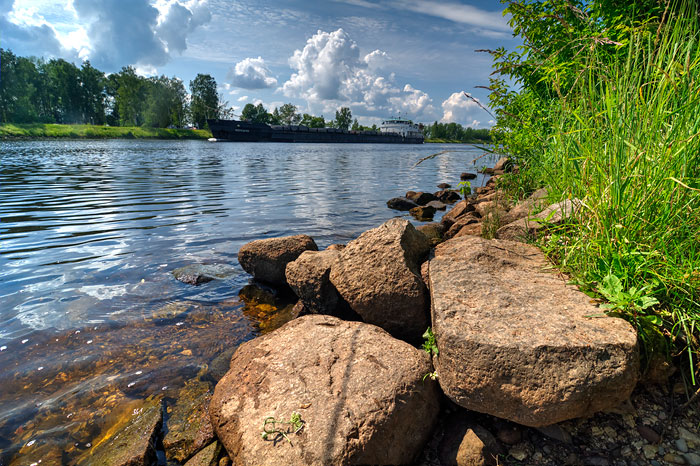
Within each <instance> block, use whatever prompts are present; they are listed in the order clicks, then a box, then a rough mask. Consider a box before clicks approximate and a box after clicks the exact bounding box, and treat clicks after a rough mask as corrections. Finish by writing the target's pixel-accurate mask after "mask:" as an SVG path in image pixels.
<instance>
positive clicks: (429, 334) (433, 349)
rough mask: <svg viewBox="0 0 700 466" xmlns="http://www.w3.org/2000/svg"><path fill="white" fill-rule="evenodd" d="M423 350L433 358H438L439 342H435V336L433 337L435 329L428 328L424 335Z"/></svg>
mask: <svg viewBox="0 0 700 466" xmlns="http://www.w3.org/2000/svg"><path fill="white" fill-rule="evenodd" d="M423 339H424V340H425V341H424V342H423V349H424V350H425V352H426V353H428V354H429V355H431V356H437V355H438V353H439V351H438V347H437V341H436V340H435V335H433V329H432V328H430V327H428V328H427V329H426V331H425V332H424V333H423Z"/></svg>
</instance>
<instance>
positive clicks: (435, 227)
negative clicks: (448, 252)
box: [416, 222, 445, 247]
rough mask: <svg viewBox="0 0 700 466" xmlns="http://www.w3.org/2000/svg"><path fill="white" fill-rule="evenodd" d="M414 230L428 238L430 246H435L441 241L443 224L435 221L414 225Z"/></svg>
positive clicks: (443, 231) (443, 230)
mask: <svg viewBox="0 0 700 466" xmlns="http://www.w3.org/2000/svg"><path fill="white" fill-rule="evenodd" d="M416 230H418V231H420V232H421V233H423V235H424V236H425V237H426V238H428V243H429V244H430V246H432V247H435V246H437V245H438V244H440V243H442V241H443V235H444V234H445V225H443V224H442V223H437V222H436V223H426V224H425V225H420V226H418V227H416Z"/></svg>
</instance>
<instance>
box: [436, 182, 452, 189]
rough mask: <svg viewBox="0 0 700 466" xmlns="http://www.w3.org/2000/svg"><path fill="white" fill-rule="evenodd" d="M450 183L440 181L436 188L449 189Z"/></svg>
mask: <svg viewBox="0 0 700 466" xmlns="http://www.w3.org/2000/svg"><path fill="white" fill-rule="evenodd" d="M451 187H452V185H451V184H450V183H440V184H439V185H437V188H438V189H450V188H451Z"/></svg>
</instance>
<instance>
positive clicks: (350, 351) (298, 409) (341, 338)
mask: <svg viewBox="0 0 700 466" xmlns="http://www.w3.org/2000/svg"><path fill="white" fill-rule="evenodd" d="M349 247H350V246H349ZM378 349H381V350H378ZM431 370H432V366H431V363H430V358H429V357H428V355H427V354H426V353H425V352H424V351H421V350H418V349H416V348H414V347H412V346H411V345H409V344H408V343H405V342H402V341H400V340H396V339H395V338H392V337H391V336H390V335H389V334H388V333H386V332H385V331H383V330H381V329H380V328H378V327H375V326H373V325H368V324H365V323H361V322H345V321H342V320H340V319H337V318H335V317H331V316H324V315H308V316H304V317H300V318H298V319H295V320H293V321H292V322H289V323H288V324H286V325H285V326H283V327H281V328H280V329H278V330H276V331H275V332H272V333H270V334H268V335H265V336H263V337H259V338H256V339H254V340H251V341H248V342H246V343H243V344H242V345H241V346H240V347H239V348H238V349H237V350H236V352H235V354H234V356H233V359H232V360H231V370H230V371H229V372H228V373H227V374H226V376H224V378H223V379H222V380H221V381H220V382H219V383H218V384H217V386H216V389H215V392H214V397H213V399H212V403H211V407H210V412H211V416H212V423H213V424H214V429H215V430H216V433H217V436H218V438H219V439H220V441H221V442H222V443H223V444H224V446H225V448H226V450H227V452H228V453H229V456H230V457H231V458H232V459H233V460H234V462H235V464H241V465H243V464H260V465H263V464H265V465H272V464H274V465H299V464H305V465H317V466H331V465H360V464H378V465H388V464H409V463H411V461H413V460H414V458H415V457H416V455H417V454H418V453H419V452H420V451H421V448H422V447H423V445H424V444H425V442H426V441H427V439H428V437H429V435H430V432H431V429H432V427H433V424H434V422H435V420H436V418H437V415H438V411H439V394H438V390H437V386H436V384H435V382H433V381H432V380H430V379H426V380H425V381H424V380H423V377H424V376H425V374H427V373H429V372H430V371H431ZM294 413H298V415H299V417H300V419H301V421H303V423H304V424H303V427H302V428H301V429H300V430H299V431H298V432H296V433H294V431H296V429H294V428H290V426H288V425H284V424H278V425H277V427H278V428H279V429H280V430H281V429H284V431H285V432H286V433H287V436H288V439H289V440H287V439H285V438H284V437H283V436H282V435H281V434H268V436H267V438H263V437H262V436H261V432H262V431H263V421H264V420H265V419H266V418H268V417H273V418H274V419H278V420H284V421H288V420H290V418H291V416H292V415H293V414H294Z"/></svg>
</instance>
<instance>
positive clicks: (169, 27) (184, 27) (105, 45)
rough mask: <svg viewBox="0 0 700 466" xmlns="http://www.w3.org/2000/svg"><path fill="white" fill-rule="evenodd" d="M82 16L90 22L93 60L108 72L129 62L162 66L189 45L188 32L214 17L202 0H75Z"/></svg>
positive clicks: (79, 14)
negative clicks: (163, 0)
mask: <svg viewBox="0 0 700 466" xmlns="http://www.w3.org/2000/svg"><path fill="white" fill-rule="evenodd" d="M73 7H74V8H75V12H76V13H77V15H78V19H79V20H80V21H81V22H83V23H85V24H87V25H88V26H87V34H88V38H89V41H90V52H89V57H90V60H91V61H92V62H93V64H95V66H97V67H98V68H100V67H101V68H106V70H107V71H110V70H115V69H118V68H119V67H121V66H125V65H140V66H151V67H154V66H161V65H164V64H165V63H167V62H168V61H169V60H170V54H171V53H172V52H178V53H181V52H182V51H184V50H185V49H186V48H187V35H188V34H189V33H190V32H192V31H193V30H194V29H195V28H196V27H197V26H199V25H201V24H204V23H206V22H207V21H209V20H210V18H211V15H210V13H209V11H208V8H207V7H206V3H205V2H202V1H196V0H195V1H194V2H192V1H190V2H188V3H182V2H180V1H174V2H167V3H163V4H162V11H161V10H159V9H158V8H156V6H153V5H151V4H150V3H149V2H148V1H147V0H102V1H99V2H95V1H93V0H74V1H73Z"/></svg>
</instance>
